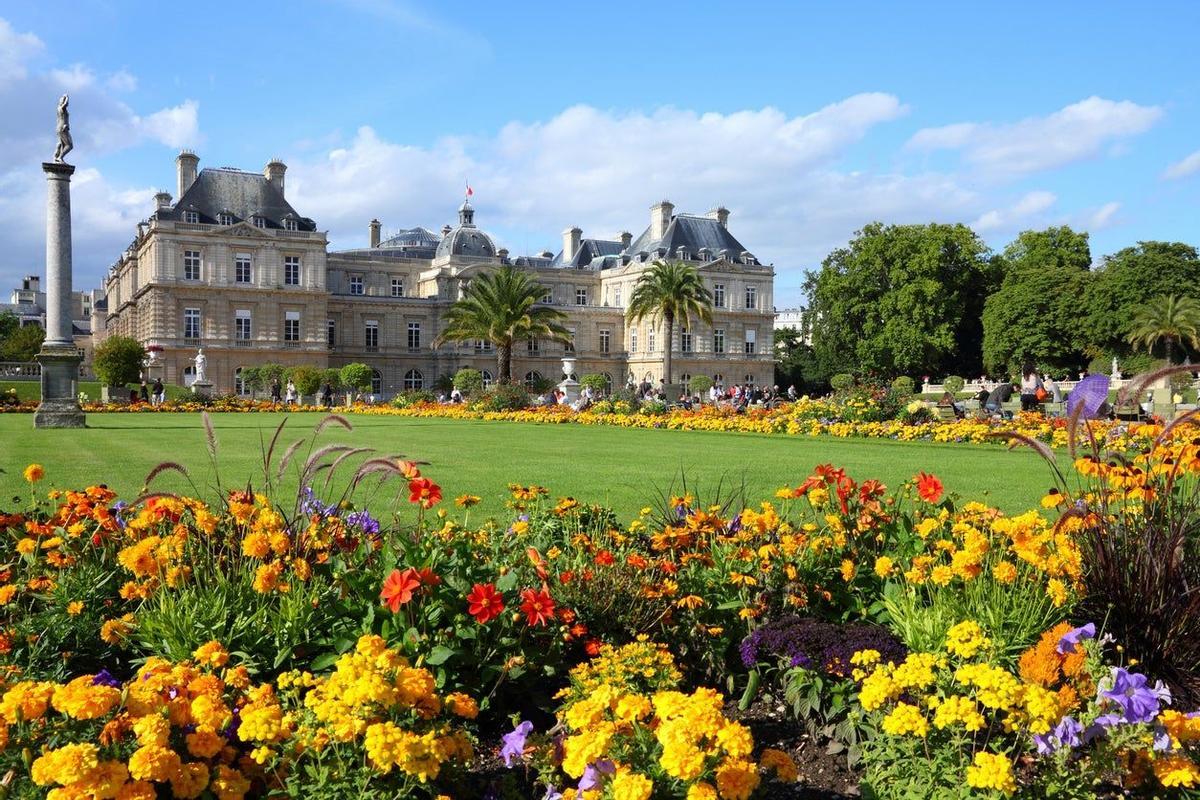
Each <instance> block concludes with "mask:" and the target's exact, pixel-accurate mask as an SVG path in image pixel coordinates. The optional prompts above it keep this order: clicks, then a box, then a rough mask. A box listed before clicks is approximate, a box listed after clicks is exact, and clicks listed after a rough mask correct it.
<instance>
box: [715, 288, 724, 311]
mask: <svg viewBox="0 0 1200 800" xmlns="http://www.w3.org/2000/svg"><path fill="white" fill-rule="evenodd" d="M713 305H714V306H716V307H717V308H724V307H725V284H723V283H714V284H713Z"/></svg>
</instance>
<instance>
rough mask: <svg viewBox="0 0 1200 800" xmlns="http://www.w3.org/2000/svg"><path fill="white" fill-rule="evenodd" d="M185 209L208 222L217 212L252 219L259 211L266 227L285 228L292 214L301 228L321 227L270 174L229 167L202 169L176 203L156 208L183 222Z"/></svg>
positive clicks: (157, 216)
mask: <svg viewBox="0 0 1200 800" xmlns="http://www.w3.org/2000/svg"><path fill="white" fill-rule="evenodd" d="M184 211H195V212H196V213H197V214H198V215H199V218H200V222H202V223H204V224H207V225H216V224H217V215H218V214H221V213H226V212H227V213H230V214H232V215H233V218H234V222H243V221H245V222H249V221H250V218H251V217H252V216H254V215H258V216H261V217H263V218H265V219H266V221H267V224H266V227H268V228H282V227H284V220H285V219H286V218H288V217H289V216H290V217H292V218H294V219H295V220H296V228H297V229H298V230H302V231H315V230H316V229H317V224H316V223H315V222H313V221H312V220H311V219H308V218H307V217H302V216H300V215H299V214H297V213H296V209H294V208H292V205H291V203H289V202H288V201H287V200H285V199H284V197H283V193H282V192H280V191H279V190H278V189H276V188H275V186H274V185H273V184H272V183H271V182H270V181H268V180H267V179H266V176H264V175H261V174H259V173H257V172H243V171H242V170H240V169H231V168H229V167H222V168H220V169H202V170H200V174H199V175H197V176H196V181H195V182H194V183H193V184H192V185H191V186H190V187H188V190H187V191H186V192H184V193H183V197H180V198H179V199H178V200H177V201H176V202H175V205H174V206H173V207H171V208H169V209H159V210H158V211H156V212H155V214H154V218H155V219H159V220H175V221H177V222H182V221H183V212H184Z"/></svg>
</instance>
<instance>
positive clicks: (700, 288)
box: [626, 261, 712, 384]
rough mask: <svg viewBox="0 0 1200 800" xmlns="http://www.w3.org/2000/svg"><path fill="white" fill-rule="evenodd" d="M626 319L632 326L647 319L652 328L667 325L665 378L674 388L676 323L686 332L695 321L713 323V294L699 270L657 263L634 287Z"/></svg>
mask: <svg viewBox="0 0 1200 800" xmlns="http://www.w3.org/2000/svg"><path fill="white" fill-rule="evenodd" d="M626 317H627V318H628V320H629V321H630V322H640V321H641V320H642V319H644V318H646V317H649V318H650V321H651V323H652V324H658V321H659V320H660V319H661V320H662V321H663V323H664V327H665V329H666V330H665V333H666V347H665V348H664V349H663V377H664V378H665V380H666V382H667V384H670V383H671V336H672V334H673V333H674V330H675V321H676V320H678V321H680V322H681V323H683V326H684V327H685V328H686V327H687V326H688V325H689V324H690V323H691V321H692V320H693V319H700V320H702V321H704V322H707V323H712V293H711V292H709V291H708V289H706V288H705V286H704V282H703V281H702V280H701V279H700V273H699V272H697V271H696V268H695V267H693V266H690V265H688V264H685V263H683V262H682V261H655V262H654V263H653V264H651V265H650V267H649V269H647V270H646V271H645V272H643V273H642V274H641V277H639V278H638V280H637V284H635V285H634V287H633V294H632V295H631V296H630V298H629V310H628V311H627V312H626Z"/></svg>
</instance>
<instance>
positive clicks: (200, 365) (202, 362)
mask: <svg viewBox="0 0 1200 800" xmlns="http://www.w3.org/2000/svg"><path fill="white" fill-rule="evenodd" d="M207 369H208V357H207V356H206V355H204V348H203V347H201V348H198V349H197V350H196V383H204V382H205V381H206V380H207V379H208V376H207V374H206V373H205V370H207Z"/></svg>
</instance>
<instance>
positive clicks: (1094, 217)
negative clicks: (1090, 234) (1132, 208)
mask: <svg viewBox="0 0 1200 800" xmlns="http://www.w3.org/2000/svg"><path fill="white" fill-rule="evenodd" d="M1120 210H1121V204H1120V203H1118V202H1115V201H1113V202H1110V203H1105V204H1104V205H1102V206H1100V207H1099V208H1098V209H1096V210H1095V211H1093V212H1092V213H1091V214H1090V215H1088V217H1087V222H1086V226H1085V227H1086V228H1087V229H1088V230H1093V231H1098V230H1103V229H1104V228H1108V227H1111V226H1113V225H1115V224H1117V221H1116V219H1114V218H1115V217H1116V215H1117V212H1118V211H1120Z"/></svg>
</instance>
